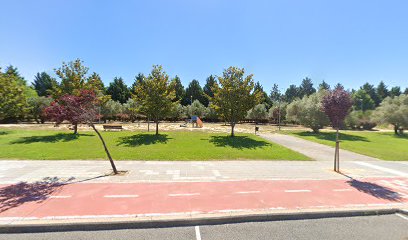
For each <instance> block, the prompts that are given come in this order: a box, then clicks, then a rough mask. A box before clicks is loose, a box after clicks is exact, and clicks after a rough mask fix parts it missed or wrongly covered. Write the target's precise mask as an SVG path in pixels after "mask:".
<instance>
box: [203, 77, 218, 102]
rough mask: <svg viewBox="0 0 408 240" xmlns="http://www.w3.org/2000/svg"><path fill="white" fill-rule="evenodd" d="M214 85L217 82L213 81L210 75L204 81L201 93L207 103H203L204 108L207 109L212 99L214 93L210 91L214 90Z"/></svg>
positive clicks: (213, 78)
mask: <svg viewBox="0 0 408 240" xmlns="http://www.w3.org/2000/svg"><path fill="white" fill-rule="evenodd" d="M216 83H217V80H216V79H215V77H214V76H213V75H210V76H209V77H208V78H207V79H206V81H205V85H204V88H203V91H204V95H205V98H206V100H207V102H206V103H204V105H205V106H206V107H208V105H209V102H210V99H211V98H213V97H214V92H213V90H212V89H213V88H214V85H215V84H216Z"/></svg>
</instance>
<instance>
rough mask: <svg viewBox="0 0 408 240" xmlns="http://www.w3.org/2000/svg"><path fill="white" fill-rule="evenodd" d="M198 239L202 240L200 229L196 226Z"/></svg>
mask: <svg viewBox="0 0 408 240" xmlns="http://www.w3.org/2000/svg"><path fill="white" fill-rule="evenodd" d="M195 233H196V239H197V240H201V234H200V227H199V226H195Z"/></svg>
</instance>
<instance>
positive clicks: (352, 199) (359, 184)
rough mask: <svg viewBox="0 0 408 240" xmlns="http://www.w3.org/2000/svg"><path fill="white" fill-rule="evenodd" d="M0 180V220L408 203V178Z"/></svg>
mask: <svg viewBox="0 0 408 240" xmlns="http://www.w3.org/2000/svg"><path fill="white" fill-rule="evenodd" d="M36 188H37V186H35V185H34V186H27V185H24V186H19V185H18V184H17V185H0V220H12V219H14V218H15V219H25V218H26V219H53V218H61V219H64V218H87V217H109V216H111V217H121V216H134V215H136V216H139V215H140V216H155V215H158V216H160V215H172V214H175V215H176V214H185V213H216V212H218V213H220V212H226V213H227V212H232V211H244V210H245V211H248V210H273V209H281V210H285V209H286V210H288V211H290V210H296V209H316V208H322V209H326V208H347V207H364V206H366V207H367V206H373V207H374V206H394V205H395V206H398V205H401V204H406V203H408V179H407V178H375V179H373V178H371V179H359V180H268V181H266V180H265V181H230V182H186V183H73V184H67V185H63V186H58V187H52V186H51V187H49V188H46V189H41V190H36Z"/></svg>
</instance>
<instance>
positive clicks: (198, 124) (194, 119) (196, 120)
mask: <svg viewBox="0 0 408 240" xmlns="http://www.w3.org/2000/svg"><path fill="white" fill-rule="evenodd" d="M189 123H191V124H192V127H193V128H202V127H203V121H201V119H200V118H199V117H198V116H191V118H189V119H186V120H185V122H184V124H181V125H180V127H187V124H189Z"/></svg>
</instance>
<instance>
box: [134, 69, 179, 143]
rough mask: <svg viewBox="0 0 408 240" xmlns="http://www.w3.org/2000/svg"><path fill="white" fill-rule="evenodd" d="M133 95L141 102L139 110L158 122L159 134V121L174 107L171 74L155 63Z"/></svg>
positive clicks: (157, 129)
mask: <svg viewBox="0 0 408 240" xmlns="http://www.w3.org/2000/svg"><path fill="white" fill-rule="evenodd" d="M135 90H136V91H135V92H136V93H135V94H134V95H133V97H134V98H135V99H136V102H137V103H138V104H140V108H139V110H140V111H141V112H142V113H143V114H145V115H146V116H148V117H149V119H152V120H153V121H154V122H155V123H156V135H158V134H159V122H160V120H162V119H164V118H166V117H167V116H168V115H169V114H170V113H171V111H172V109H173V108H174V105H175V103H174V102H173V99H174V98H175V95H176V94H175V90H174V88H173V87H171V85H170V81H169V76H168V75H167V73H166V72H165V71H164V70H163V68H162V66H160V65H154V66H153V70H152V72H151V73H150V74H149V76H148V77H147V78H146V80H145V81H143V82H142V84H140V85H138V86H137V87H136V89H135Z"/></svg>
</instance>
